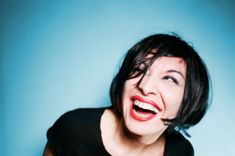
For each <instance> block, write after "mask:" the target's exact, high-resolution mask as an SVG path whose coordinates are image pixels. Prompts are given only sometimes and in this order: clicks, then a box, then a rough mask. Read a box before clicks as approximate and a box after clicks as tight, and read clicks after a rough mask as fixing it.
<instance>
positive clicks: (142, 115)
mask: <svg viewBox="0 0 235 156" xmlns="http://www.w3.org/2000/svg"><path fill="white" fill-rule="evenodd" d="M131 100H132V104H131V107H130V115H131V117H133V118H134V119H135V120H138V121H148V120H151V119H152V118H154V117H155V116H156V115H157V113H158V112H160V111H161V110H162V109H161V108H160V107H159V106H158V105H157V104H156V103H155V102H154V101H152V100H149V99H145V98H142V97H141V96H137V95H136V96H132V97H131ZM135 100H137V101H135ZM143 103H144V104H143ZM148 105H151V106H148ZM148 107H150V108H152V109H153V107H154V109H155V110H157V112H156V113H155V112H151V111H149V109H146V108H148Z"/></svg>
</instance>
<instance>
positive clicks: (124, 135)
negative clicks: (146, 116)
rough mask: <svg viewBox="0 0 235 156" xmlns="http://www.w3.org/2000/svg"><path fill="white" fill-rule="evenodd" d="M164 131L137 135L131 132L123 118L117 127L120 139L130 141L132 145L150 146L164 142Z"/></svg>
mask: <svg viewBox="0 0 235 156" xmlns="http://www.w3.org/2000/svg"><path fill="white" fill-rule="evenodd" d="M163 132H164V131H161V132H158V133H154V134H147V135H137V134H134V133H132V132H130V131H129V130H128V129H127V128H126V126H125V124H124V122H123V121H122V120H121V121H120V123H119V126H118V129H117V133H116V134H117V135H119V139H120V140H121V141H123V142H125V144H126V143H130V144H131V145H136V146H142V147H148V146H151V145H154V144H157V143H158V142H164V135H163Z"/></svg>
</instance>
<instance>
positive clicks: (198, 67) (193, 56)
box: [110, 34, 210, 135]
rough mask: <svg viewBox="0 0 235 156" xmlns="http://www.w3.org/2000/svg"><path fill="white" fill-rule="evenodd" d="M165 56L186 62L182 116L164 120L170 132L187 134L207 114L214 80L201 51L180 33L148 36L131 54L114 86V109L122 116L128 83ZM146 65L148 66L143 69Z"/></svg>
mask: <svg viewBox="0 0 235 156" xmlns="http://www.w3.org/2000/svg"><path fill="white" fill-rule="evenodd" d="M153 51H154V52H153ZM148 54H152V55H151V57H150V58H149V57H148V58H147V55H148ZM163 56H165V57H179V58H182V59H183V60H184V61H185V63H186V82H185V89H184V95H183V99H182V102H181V105H180V108H179V110H178V113H177V115H176V117H175V118H173V119H162V120H163V121H164V123H165V124H166V125H168V129H167V131H168V132H170V131H172V130H174V129H177V130H183V132H186V131H185V130H186V129H188V128H189V127H191V126H193V125H195V124H197V123H198V122H199V121H200V120H201V119H202V117H203V116H204V115H205V113H206V110H207V108H208V105H209V102H208V98H209V90H210V77H209V74H208V72H207V67H206V65H205V63H204V62H203V60H202V59H201V58H200V56H199V55H198V54H197V52H196V51H195V50H194V49H193V47H192V46H190V45H189V44H188V43H187V42H185V41H184V40H182V39H181V38H180V37H179V36H177V35H176V34H170V35H169V34H155V35H151V36H148V37H146V38H144V39H143V40H141V41H140V42H138V43H137V44H135V45H134V46H133V47H132V48H131V49H129V50H128V51H127V54H126V56H125V58H124V60H123V63H122V65H121V68H120V69H119V71H118V73H117V74H116V76H115V77H114V79H113V81H112V83H111V87H110V98H111V102H112V106H113V108H114V110H115V111H116V112H117V114H119V115H120V116H122V94H123V88H124V84H125V82H126V81H127V80H128V79H131V78H134V77H137V76H139V75H142V76H143V75H144V74H145V73H146V71H147V69H148V68H149V67H150V66H151V65H152V63H153V62H154V61H155V60H156V59H157V58H159V57H163ZM142 64H144V65H145V67H144V68H141V69H140V65H142ZM136 73H137V74H136ZM142 78H143V77H142ZM140 81H141V80H140ZM137 85H139V84H137ZM186 135H187V133H186Z"/></svg>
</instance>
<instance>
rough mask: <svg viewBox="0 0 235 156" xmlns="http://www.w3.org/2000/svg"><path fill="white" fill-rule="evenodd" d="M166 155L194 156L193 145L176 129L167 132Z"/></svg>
mask: <svg viewBox="0 0 235 156" xmlns="http://www.w3.org/2000/svg"><path fill="white" fill-rule="evenodd" d="M165 153H166V156H168V155H169V156H171V155H187V156H193V155H194V150H193V146H192V144H191V143H190V141H189V140H188V139H186V138H185V137H184V136H183V135H182V134H181V133H180V132H177V131H174V132H172V133H170V134H166V147H165Z"/></svg>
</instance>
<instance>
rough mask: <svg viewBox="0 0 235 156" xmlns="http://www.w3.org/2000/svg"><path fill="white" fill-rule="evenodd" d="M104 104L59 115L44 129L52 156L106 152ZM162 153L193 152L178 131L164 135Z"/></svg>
mask: <svg viewBox="0 0 235 156" xmlns="http://www.w3.org/2000/svg"><path fill="white" fill-rule="evenodd" d="M105 109H106V108H87V109H85V108H83V109H75V110H72V111H69V112H67V113H65V114H64V115H62V116H61V117H60V118H59V119H58V120H57V121H56V122H55V123H54V125H53V126H52V127H50V128H49V130H48V131H47V140H48V143H47V144H48V147H49V148H50V150H51V151H52V153H53V155H54V156H108V155H110V154H109V153H108V152H107V151H106V150H105V147H104V145H103V142H102V138H101V130H100V120H101V116H102V114H103V112H104V110H105ZM165 137H166V139H165V141H166V142H165V150H164V156H193V155H194V152H193V147H192V145H191V143H190V142H189V141H188V140H187V139H185V138H184V137H183V135H181V134H180V133H178V132H175V133H172V134H167V135H165Z"/></svg>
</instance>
